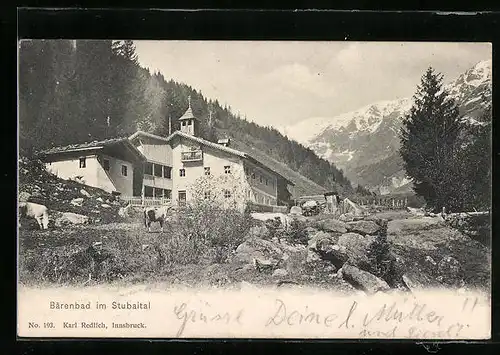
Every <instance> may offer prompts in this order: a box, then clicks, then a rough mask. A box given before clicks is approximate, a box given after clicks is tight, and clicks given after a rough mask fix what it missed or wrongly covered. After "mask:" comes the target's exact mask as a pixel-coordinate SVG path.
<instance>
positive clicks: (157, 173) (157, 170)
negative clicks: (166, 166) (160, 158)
mask: <svg viewBox="0 0 500 355" xmlns="http://www.w3.org/2000/svg"><path fill="white" fill-rule="evenodd" d="M162 168H163V166H162V165H159V164H153V175H154V176H157V177H162V175H163V171H162Z"/></svg>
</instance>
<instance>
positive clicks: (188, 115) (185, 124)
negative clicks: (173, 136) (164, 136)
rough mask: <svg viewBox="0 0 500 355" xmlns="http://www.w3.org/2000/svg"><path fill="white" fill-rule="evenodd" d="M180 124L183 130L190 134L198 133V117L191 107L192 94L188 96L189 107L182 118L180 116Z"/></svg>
mask: <svg viewBox="0 0 500 355" xmlns="http://www.w3.org/2000/svg"><path fill="white" fill-rule="evenodd" d="M179 124H180V126H181V129H180V130H181V132H184V133H186V134H189V135H191V136H195V135H196V129H195V128H196V127H195V125H196V124H197V123H196V117H194V115H193V110H192V109H191V96H189V97H188V109H187V110H186V112H184V114H183V115H182V117H181V118H179Z"/></svg>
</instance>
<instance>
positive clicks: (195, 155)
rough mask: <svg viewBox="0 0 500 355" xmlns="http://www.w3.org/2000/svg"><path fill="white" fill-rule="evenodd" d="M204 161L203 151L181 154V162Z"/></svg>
mask: <svg viewBox="0 0 500 355" xmlns="http://www.w3.org/2000/svg"><path fill="white" fill-rule="evenodd" d="M201 160H203V152H202V151H201V150H192V151H189V152H181V161H182V162H190V161H201Z"/></svg>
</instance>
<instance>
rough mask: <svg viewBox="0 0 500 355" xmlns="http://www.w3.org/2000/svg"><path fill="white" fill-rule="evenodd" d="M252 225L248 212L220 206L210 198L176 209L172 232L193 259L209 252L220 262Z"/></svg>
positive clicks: (195, 259) (242, 238)
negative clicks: (175, 219) (177, 212)
mask: <svg viewBox="0 0 500 355" xmlns="http://www.w3.org/2000/svg"><path fill="white" fill-rule="evenodd" d="M251 225H252V220H251V218H250V215H249V214H248V213H245V212H241V211H239V210H237V209H234V208H222V207H219V205H218V204H216V203H213V202H212V201H198V202H197V203H193V204H189V205H188V206H186V208H184V209H182V210H180V211H179V215H178V218H177V221H176V223H175V226H174V231H176V235H177V236H178V238H184V243H187V245H186V247H189V250H190V253H191V254H192V262H198V261H199V260H200V258H201V257H202V256H204V255H208V256H209V257H211V258H212V259H213V261H215V262H217V263H223V262H226V261H227V260H228V258H229V256H230V255H231V253H232V252H233V250H234V249H236V247H237V246H238V245H239V244H241V243H242V242H243V241H244V239H245V237H246V235H247V233H248V231H249V229H250V227H251ZM180 242H181V243H182V241H180Z"/></svg>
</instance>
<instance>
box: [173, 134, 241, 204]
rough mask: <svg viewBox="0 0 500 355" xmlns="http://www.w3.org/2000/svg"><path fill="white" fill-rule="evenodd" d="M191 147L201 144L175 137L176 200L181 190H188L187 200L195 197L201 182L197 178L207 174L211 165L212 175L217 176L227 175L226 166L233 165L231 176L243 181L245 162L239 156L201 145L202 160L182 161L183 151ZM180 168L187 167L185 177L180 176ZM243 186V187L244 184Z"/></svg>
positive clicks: (174, 179)
mask: <svg viewBox="0 0 500 355" xmlns="http://www.w3.org/2000/svg"><path fill="white" fill-rule="evenodd" d="M191 147H200V144H199V143H197V142H192V141H190V140H188V139H185V138H182V137H179V138H177V139H175V141H174V142H173V148H172V161H173V166H172V177H173V191H172V197H173V198H174V200H177V198H178V193H179V191H186V199H187V201H189V200H192V199H193V189H194V187H195V185H196V184H198V182H199V180H197V179H199V178H202V177H204V176H205V167H210V175H211V176H214V177H216V176H221V175H225V173H224V166H226V165H229V166H231V176H233V177H234V179H236V180H237V181H243V176H244V171H243V162H242V161H241V159H240V158H239V157H237V156H234V155H232V154H229V153H225V152H223V151H219V150H218V149H214V148H211V147H207V146H201V149H202V151H203V160H202V161H196V162H182V161H181V152H185V151H189V150H190V148H191ZM180 169H185V171H186V175H185V176H184V177H181V176H180V173H179V170H180ZM241 187H242V188H243V186H241ZM221 189H222V187H221Z"/></svg>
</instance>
